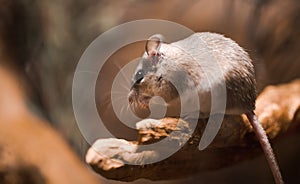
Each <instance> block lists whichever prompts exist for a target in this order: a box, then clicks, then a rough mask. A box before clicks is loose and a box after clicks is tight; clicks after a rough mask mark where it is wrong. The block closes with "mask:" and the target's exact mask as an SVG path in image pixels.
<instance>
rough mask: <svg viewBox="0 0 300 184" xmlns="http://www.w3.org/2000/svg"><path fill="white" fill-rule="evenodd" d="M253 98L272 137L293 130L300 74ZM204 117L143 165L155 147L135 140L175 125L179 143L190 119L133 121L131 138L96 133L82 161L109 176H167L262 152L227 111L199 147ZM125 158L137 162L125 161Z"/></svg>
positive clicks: (298, 118)
mask: <svg viewBox="0 0 300 184" xmlns="http://www.w3.org/2000/svg"><path fill="white" fill-rule="evenodd" d="M256 103H257V108H256V114H257V116H258V118H259V121H260V122H261V124H262V126H263V127H264V129H265V131H266V132H267V135H268V137H269V138H270V139H271V141H273V140H275V139H277V138H278V139H279V138H280V137H281V135H284V134H289V133H292V132H293V131H295V130H297V127H299V122H300V113H299V112H300V80H295V81H293V82H290V83H289V84H282V85H278V86H268V87H267V88H265V89H264V90H263V92H262V93H261V94H260V95H259V97H258V99H257V102H256ZM206 122H207V120H206V119H200V120H199V121H198V124H197V127H196V130H195V131H194V133H193V135H192V137H191V138H190V139H189V140H188V142H187V143H186V144H185V145H184V146H183V147H182V148H181V149H180V150H179V151H178V152H177V153H175V154H174V155H172V156H171V157H169V158H167V159H165V160H163V161H160V162H157V163H154V164H149V165H143V163H144V162H146V161H147V159H151V158H154V157H155V156H156V155H157V152H156V151H155V150H138V149H137V145H141V144H151V143H154V142H157V141H159V140H161V139H163V138H165V137H170V133H171V132H174V131H176V132H177V134H175V135H174V136H173V137H171V139H170V140H171V142H172V144H174V143H177V144H182V142H181V140H182V139H181V138H182V136H186V132H187V130H188V129H189V128H190V125H189V122H186V121H184V120H182V119H176V118H164V119H161V120H153V119H147V120H143V121H141V122H138V123H137V129H138V130H139V137H138V140H137V141H136V142H129V141H126V140H120V139H99V140H97V141H96V142H95V143H94V144H93V145H92V147H91V148H90V149H89V150H88V152H87V154H86V162H87V163H88V164H90V165H91V166H92V168H93V169H94V170H95V171H96V172H97V173H99V174H101V175H103V176H105V177H107V178H110V179H116V180H123V181H132V180H136V179H138V178H148V179H151V180H168V179H176V178H184V177H186V176H188V175H191V174H196V173H199V172H201V171H207V170H212V169H219V168H222V167H225V166H229V165H233V164H235V163H237V162H240V161H242V160H246V159H250V158H253V157H254V156H257V155H259V154H261V153H262V152H261V148H260V145H259V143H258V141H257V140H256V137H255V135H254V132H253V131H252V127H251V126H250V124H249V122H248V119H247V118H246V116H245V115H240V116H229V115H226V116H225V118H224V121H223V123H222V126H221V129H220V130H219V132H218V134H217V136H216V137H215V139H214V141H213V142H212V143H211V144H210V146H209V147H208V148H206V149H205V150H203V151H199V149H198V144H199V141H200V139H201V135H202V133H203V131H204V129H205V126H206ZM178 127H180V129H178ZM171 142H170V143H171ZM159 149H166V148H159ZM167 149H168V148H167ZM128 162H135V163H137V164H140V165H127V164H125V163H128ZM154 173H155V174H154Z"/></svg>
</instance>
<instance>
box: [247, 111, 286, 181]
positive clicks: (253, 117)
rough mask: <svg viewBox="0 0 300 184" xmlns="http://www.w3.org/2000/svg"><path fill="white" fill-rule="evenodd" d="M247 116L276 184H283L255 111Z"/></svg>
mask: <svg viewBox="0 0 300 184" xmlns="http://www.w3.org/2000/svg"><path fill="white" fill-rule="evenodd" d="M246 115H247V118H248V120H249V122H250V124H251V126H252V127H253V130H254V132H255V134H256V136H257V138H258V140H259V142H260V144H261V147H262V149H263V151H264V153H265V156H266V159H267V161H268V164H269V167H270V169H271V171H272V174H273V177H274V180H275V182H276V184H283V183H284V182H283V180H282V176H281V172H280V169H279V166H278V163H277V161H276V158H275V155H274V153H273V149H272V147H271V144H270V142H269V140H268V137H267V134H266V132H265V130H264V129H263V127H262V126H261V124H260V122H259V121H258V118H257V116H256V115H255V113H254V112H253V111H251V112H249V113H246Z"/></svg>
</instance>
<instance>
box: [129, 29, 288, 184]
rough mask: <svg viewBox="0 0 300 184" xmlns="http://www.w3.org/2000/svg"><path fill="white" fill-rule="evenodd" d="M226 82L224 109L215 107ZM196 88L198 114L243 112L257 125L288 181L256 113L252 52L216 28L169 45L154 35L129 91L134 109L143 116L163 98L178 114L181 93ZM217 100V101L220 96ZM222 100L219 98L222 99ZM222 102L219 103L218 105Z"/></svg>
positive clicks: (276, 173)
mask: <svg viewBox="0 0 300 184" xmlns="http://www.w3.org/2000/svg"><path fill="white" fill-rule="evenodd" d="M222 83H224V84H225V86H226V89H225V91H226V108H225V111H224V109H223V110H222V108H220V109H218V107H217V108H213V109H212V102H211V99H212V92H214V93H215V94H216V96H217V98H218V97H220V98H221V96H222V94H221V91H222V90H221V87H220V86H222V85H221V84H222ZM189 90H196V92H197V94H198V98H197V99H198V100H199V104H200V108H199V109H192V110H191V111H198V113H199V118H205V117H208V116H209V115H210V114H218V113H224V114H226V115H241V114H245V115H246V116H247V118H248V120H249V122H250V124H251V126H252V127H253V130H254V133H255V134H256V137H257V139H258V140H259V143H260V144H261V147H262V150H263V152H264V155H265V157H266V160H267V162H268V164H269V167H270V169H271V172H272V174H273V177H274V180H275V182H276V183H277V184H281V183H284V182H283V179H282V175H281V172H280V169H279V166H278V163H277V160H276V158H275V155H274V152H273V149H272V147H271V144H270V142H269V140H268V137H267V135H266V132H265V131H264V129H263V127H262V126H261V124H260V122H259V121H258V118H257V116H256V114H255V112H254V110H255V101H256V97H257V90H256V79H255V71H254V66H253V62H252V60H251V58H250V56H249V54H248V53H247V52H246V51H245V50H244V49H243V48H242V47H241V46H239V45H238V44H237V43H236V42H235V41H233V40H232V39H230V38H228V37H225V36H224V35H222V34H218V33H212V32H199V33H194V34H192V35H190V36H188V37H187V38H184V39H182V40H179V41H176V42H172V43H166V42H165V41H164V36H163V35H160V34H155V35H153V36H151V37H150V38H149V39H148V40H147V41H146V45H145V52H144V54H143V55H142V57H141V60H140V62H139V64H138V66H137V68H136V70H135V73H134V75H133V77H132V86H131V89H130V92H129V94H128V100H129V105H130V108H131V110H132V111H133V112H134V113H135V114H136V115H138V116H140V117H147V116H148V115H149V114H150V108H149V102H150V100H151V98H152V97H154V96H159V97H161V98H163V99H164V101H165V102H166V104H167V106H168V110H167V112H166V116H172V117H176V116H177V117H178V116H179V114H180V109H181V107H180V105H181V103H180V102H181V101H180V96H181V95H180V94H185V95H188V94H189ZM216 101H217V102H218V99H216ZM220 101H221V100H220ZM217 106H218V104H217Z"/></svg>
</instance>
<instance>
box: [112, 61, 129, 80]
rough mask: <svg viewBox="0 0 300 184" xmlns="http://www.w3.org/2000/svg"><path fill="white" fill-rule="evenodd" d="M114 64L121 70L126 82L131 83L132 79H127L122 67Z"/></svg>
mask: <svg viewBox="0 0 300 184" xmlns="http://www.w3.org/2000/svg"><path fill="white" fill-rule="evenodd" d="M113 64H114V65H115V66H116V67H117V68H118V69H119V73H121V75H122V77H123V78H124V79H125V80H126V82H127V83H130V79H128V78H127V76H126V74H125V73H124V70H122V68H121V66H119V65H118V64H117V63H113Z"/></svg>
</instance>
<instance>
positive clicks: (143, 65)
mask: <svg viewBox="0 0 300 184" xmlns="http://www.w3.org/2000/svg"><path fill="white" fill-rule="evenodd" d="M169 47H170V46H169V44H166V43H164V42H163V36H162V35H159V34H156V35H153V36H151V37H150V38H149V39H148V40H147V42H146V45H145V52H144V55H143V57H142V58H141V61H140V63H139V65H138V67H137V69H136V71H135V74H134V75H133V78H132V87H131V90H130V93H129V103H130V107H131V109H132V110H133V112H134V113H135V114H137V115H139V116H141V117H145V116H148V115H149V114H150V111H149V101H150V99H151V98H152V97H154V96H160V97H162V98H163V99H164V100H165V102H167V103H168V102H170V101H171V100H173V99H175V98H177V96H178V93H177V90H176V89H175V87H174V86H173V85H172V83H171V82H170V81H169V80H167V76H166V73H167V70H168V68H169V67H168V66H167V65H169V64H168V61H167V58H166V56H167V55H168V54H167V52H168V48H169Z"/></svg>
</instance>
